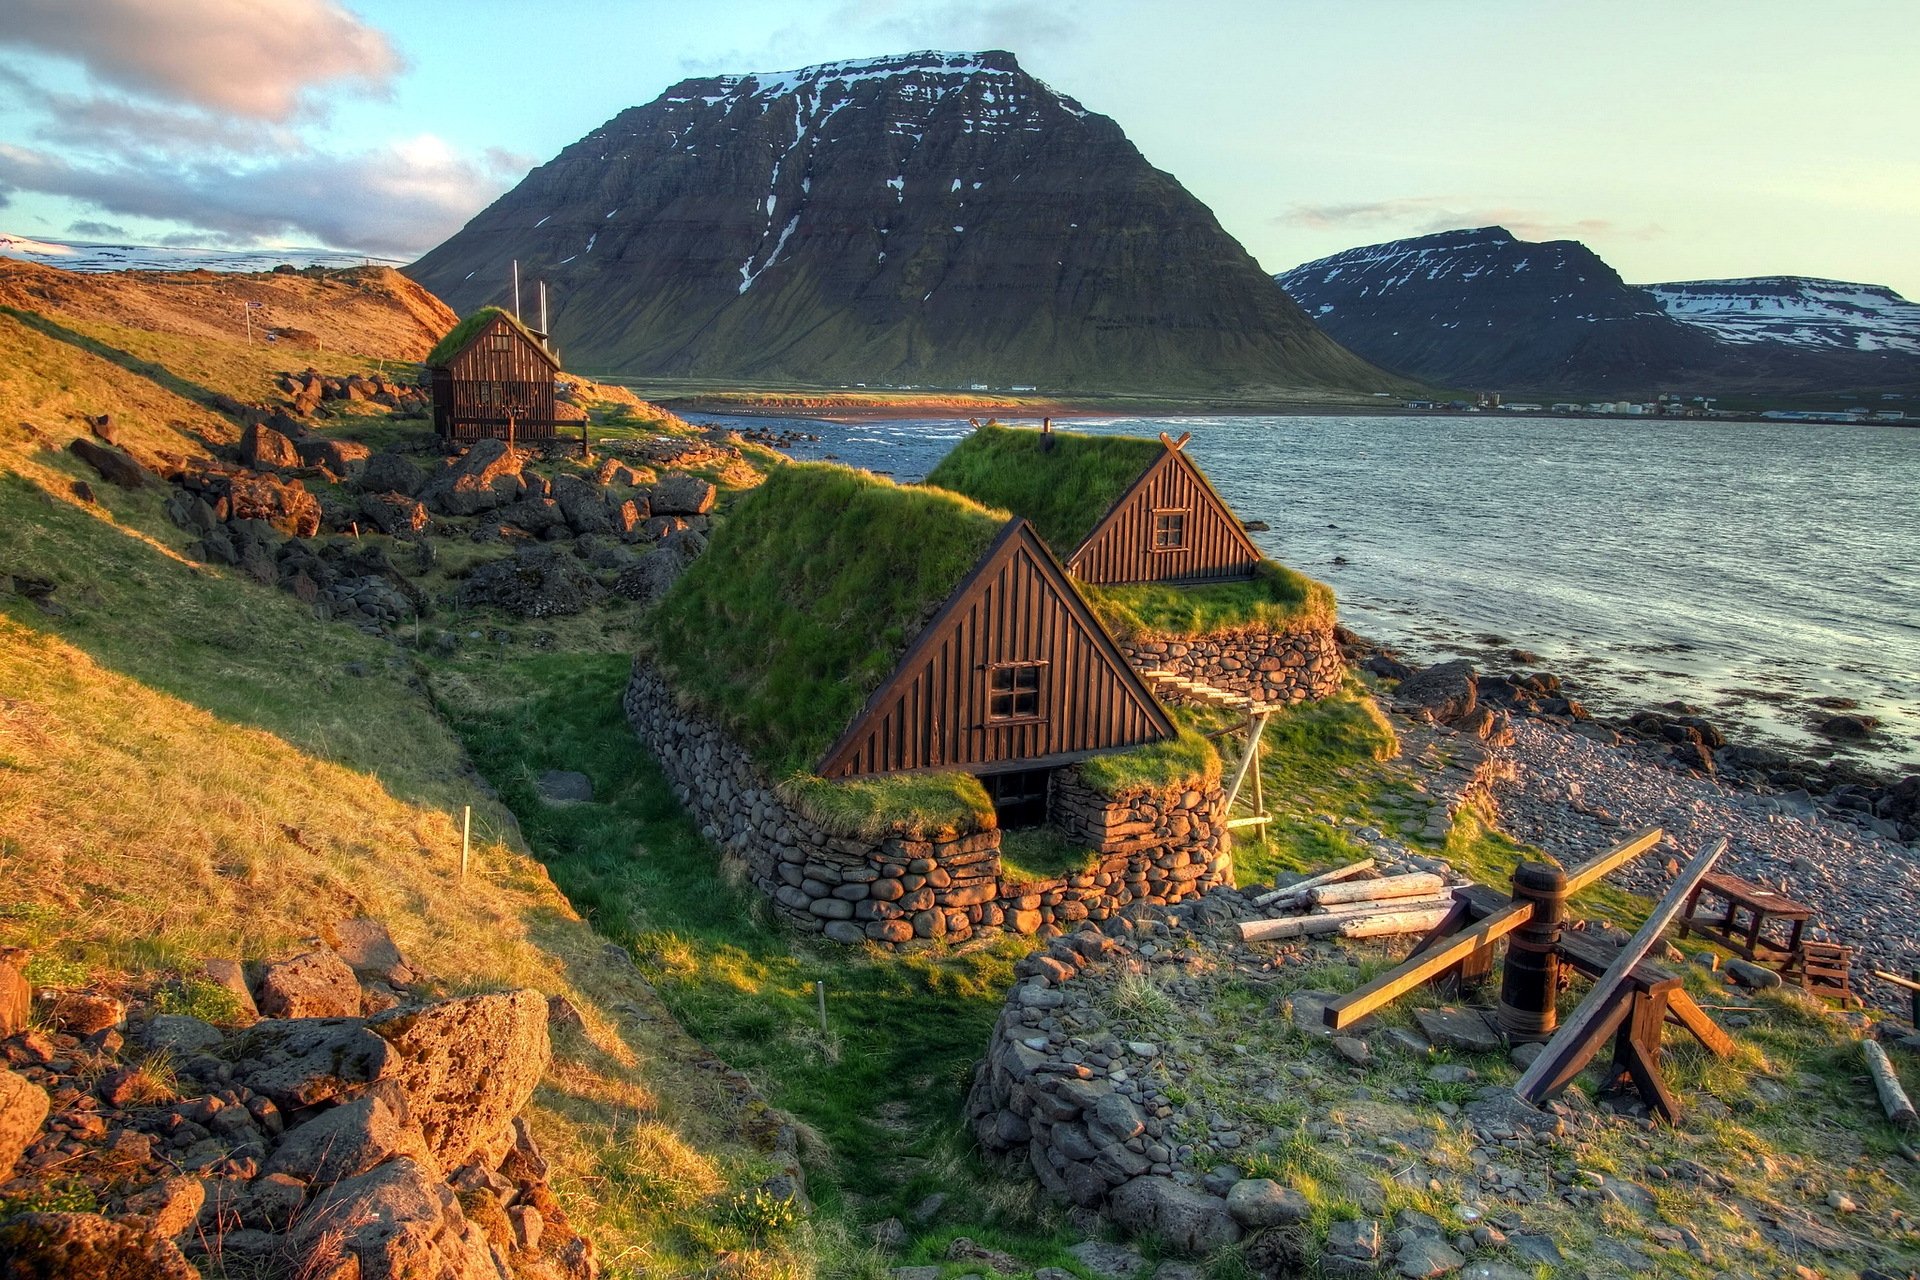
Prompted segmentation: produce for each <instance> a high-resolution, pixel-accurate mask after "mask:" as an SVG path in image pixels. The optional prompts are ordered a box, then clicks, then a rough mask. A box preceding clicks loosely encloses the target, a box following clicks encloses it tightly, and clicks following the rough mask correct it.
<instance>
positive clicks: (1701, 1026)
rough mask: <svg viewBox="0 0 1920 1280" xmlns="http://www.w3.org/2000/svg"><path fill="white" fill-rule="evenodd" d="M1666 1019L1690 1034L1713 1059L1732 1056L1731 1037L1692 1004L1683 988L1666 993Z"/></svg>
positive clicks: (1702, 1010)
mask: <svg viewBox="0 0 1920 1280" xmlns="http://www.w3.org/2000/svg"><path fill="white" fill-rule="evenodd" d="M1667 1017H1668V1018H1670V1019H1672V1020H1673V1021H1674V1022H1677V1023H1679V1024H1680V1025H1681V1026H1683V1027H1685V1028H1686V1029H1687V1030H1688V1031H1690V1032H1692V1033H1693V1037H1694V1039H1696V1040H1698V1041H1699V1042H1700V1043H1701V1044H1703V1045H1705V1046H1706V1047H1707V1051H1708V1052H1709V1053H1711V1054H1712V1055H1713V1056H1714V1057H1716V1058H1731V1057H1732V1056H1733V1037H1732V1036H1730V1035H1728V1034H1727V1033H1726V1032H1725V1031H1722V1030H1721V1029H1720V1024H1719V1023H1717V1022H1715V1021H1714V1020H1713V1019H1712V1018H1709V1017H1708V1016H1707V1011H1706V1010H1705V1009H1702V1008H1701V1007H1700V1006H1699V1005H1697V1004H1695V1003H1694V1002H1693V997H1692V996H1690V995H1688V994H1687V993H1686V989H1685V988H1683V987H1675V988H1674V989H1673V990H1672V991H1669V992H1667Z"/></svg>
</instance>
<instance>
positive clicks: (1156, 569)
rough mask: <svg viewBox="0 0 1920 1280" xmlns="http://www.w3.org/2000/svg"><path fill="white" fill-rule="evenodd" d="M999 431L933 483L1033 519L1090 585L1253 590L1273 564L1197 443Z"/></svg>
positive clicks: (956, 453)
mask: <svg viewBox="0 0 1920 1280" xmlns="http://www.w3.org/2000/svg"><path fill="white" fill-rule="evenodd" d="M1187 439H1188V437H1186V436H1182V437H1181V438H1180V439H1179V440H1173V439H1170V438H1169V437H1167V436H1165V435H1162V436H1161V437H1160V438H1159V439H1158V440H1146V439H1142V438H1139V437H1134V436H1096V435H1086V434H1081V433H1077V432H1068V431H1033V430H1022V429H1017V428H1012V427H1003V426H1000V425H998V424H995V423H988V424H987V425H986V426H984V427H981V428H980V429H979V430H977V431H975V432H974V433H973V434H972V435H970V436H968V437H967V438H966V439H965V440H962V441H961V442H960V443H959V444H958V445H956V446H955V447H954V449H953V452H951V453H950V454H948V455H947V457H946V458H945V459H943V460H942V461H941V463H940V465H939V466H938V467H935V468H934V470H933V472H932V474H930V475H929V476H928V477H927V483H928V484H930V485H937V486H939V487H941V488H945V489H952V490H954V491H955V492H957V493H963V494H965V495H966V496H968V497H970V498H973V499H975V500H976V501H979V502H983V503H987V504H988V505H991V506H996V507H1004V508H1005V509H1007V510H1009V511H1012V512H1015V513H1017V514H1019V515H1022V516H1026V517H1027V518H1029V519H1031V520H1032V521H1033V522H1034V524H1035V526H1036V527H1038V528H1039V530H1040V532H1041V534H1042V535H1043V536H1044V537H1045V538H1046V539H1047V542H1048V543H1049V545H1051V546H1052V547H1053V549H1054V551H1055V552H1056V553H1057V554H1058V555H1059V556H1060V558H1061V559H1062V560H1063V561H1065V562H1066V566H1067V569H1068V570H1069V571H1070V572H1071V573H1072V574H1073V575H1074V576H1075V577H1076V578H1078V579H1080V580H1081V581H1082V582H1087V583H1091V584H1093V585H1096V586H1118V585H1122V584H1126V583H1138V582H1168V583H1176V584H1183V583H1205V582H1232V581H1244V580H1246V579H1250V578H1252V577H1253V576H1254V571H1255V569H1256V567H1257V566H1258V565H1259V563H1260V561H1261V560H1262V558H1263V557H1262V555H1261V552H1260V549H1259V548H1258V547H1256V546H1254V544H1253V540H1252V539H1251V538H1249V537H1248V536H1247V532H1246V529H1245V527H1244V526H1243V525H1242V524H1241V523H1240V520H1239V518H1238V517H1237V516H1235V515H1234V514H1233V509H1232V508H1230V507H1229V506H1227V504H1226V500H1225V499H1223V498H1222V497H1221V496H1220V495H1219V493H1218V492H1216V491H1215V490H1214V487H1213V484H1212V483H1211V482H1210V481H1209V480H1208V479H1207V477H1206V473H1205V472H1203V471H1201V470H1200V468H1199V466H1198V465H1196V464H1195V463H1194V461H1193V459H1192V458H1190V457H1188V456H1187V454H1186V451H1185V445H1186V443H1187Z"/></svg>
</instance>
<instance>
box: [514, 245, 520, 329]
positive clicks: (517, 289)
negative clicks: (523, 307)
mask: <svg viewBox="0 0 1920 1280" xmlns="http://www.w3.org/2000/svg"><path fill="white" fill-rule="evenodd" d="M513 318H514V319H515V320H518V319H519V318H520V259H518V258H515V259H514V260H513Z"/></svg>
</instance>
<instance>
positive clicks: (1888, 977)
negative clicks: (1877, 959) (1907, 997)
mask: <svg viewBox="0 0 1920 1280" xmlns="http://www.w3.org/2000/svg"><path fill="white" fill-rule="evenodd" d="M1873 976H1874V977H1876V978H1878V979H1880V981H1882V982H1891V983H1892V984H1893V985H1894V986H1896V987H1904V988H1906V989H1907V990H1908V991H1920V982H1915V981H1914V980H1913V979H1912V978H1903V977H1901V976H1900V975H1899V974H1897V973H1888V972H1887V971H1886V970H1885V969H1875V970H1874V971H1873Z"/></svg>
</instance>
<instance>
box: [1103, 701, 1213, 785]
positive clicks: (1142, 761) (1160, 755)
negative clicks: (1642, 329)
mask: <svg viewBox="0 0 1920 1280" xmlns="http://www.w3.org/2000/svg"><path fill="white" fill-rule="evenodd" d="M1176 724H1177V725H1178V727H1179V730H1180V732H1179V735H1178V736H1177V737H1174V738H1171V739H1169V740H1168V741H1165V742H1149V743H1146V744H1144V745H1142V746H1138V747H1129V748H1128V749H1127V750H1125V751H1114V752H1109V753H1108V754H1106V755H1098V756H1093V757H1092V758H1090V759H1087V760H1084V761H1082V762H1081V764H1080V779H1081V781H1083V782H1085V783H1086V784H1087V785H1088V786H1089V787H1092V788H1093V789H1094V790H1095V791H1098V792H1099V793H1100V794H1101V795H1104V796H1109V797H1119V796H1125V795H1129V794H1131V793H1133V792H1136V791H1168V790H1171V789H1173V788H1175V787H1212V786H1218V785H1219V783H1220V771H1221V766H1220V753H1219V752H1217V751H1215V750H1214V749H1213V744H1212V743H1211V742H1208V741H1207V739H1206V737H1205V735H1203V734H1201V733H1200V732H1198V731H1197V730H1195V729H1194V728H1193V727H1192V726H1191V725H1189V724H1186V723H1184V722H1183V721H1182V718H1181V717H1176Z"/></svg>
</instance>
